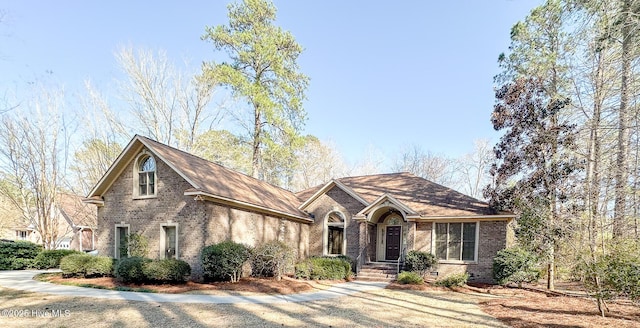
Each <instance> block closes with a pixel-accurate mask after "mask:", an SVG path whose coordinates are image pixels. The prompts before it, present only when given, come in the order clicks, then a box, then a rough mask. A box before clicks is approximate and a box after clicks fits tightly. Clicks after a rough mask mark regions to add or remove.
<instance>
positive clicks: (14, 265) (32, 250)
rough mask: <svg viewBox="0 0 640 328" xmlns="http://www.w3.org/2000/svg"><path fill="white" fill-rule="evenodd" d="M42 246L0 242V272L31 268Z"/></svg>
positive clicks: (18, 242) (23, 242) (17, 242)
mask: <svg viewBox="0 0 640 328" xmlns="http://www.w3.org/2000/svg"><path fill="white" fill-rule="evenodd" d="M40 251H42V246H41V245H38V244H34V243H32V242H28V241H16V242H0V270H22V269H27V268H31V267H32V266H33V259H34V258H35V257H36V256H38V253H40Z"/></svg>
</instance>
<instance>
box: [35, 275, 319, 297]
mask: <svg viewBox="0 0 640 328" xmlns="http://www.w3.org/2000/svg"><path fill="white" fill-rule="evenodd" d="M46 281H48V282H51V283H54V284H75V285H80V284H86V285H96V286H102V287H104V288H106V289H117V288H123V287H124V288H131V289H135V290H138V289H145V290H149V291H153V292H156V293H170V294H180V293H186V292H195V291H198V292H206V291H229V292H254V293H260V294H295V293H302V292H308V291H313V290H317V289H318V288H317V287H318V286H317V284H315V283H313V282H309V281H302V280H296V279H291V278H288V277H285V278H283V279H282V280H280V281H278V280H275V279H269V278H242V279H240V281H239V282H237V283H231V282H215V283H198V282H193V281H189V282H186V283H184V284H164V285H150V284H125V283H121V282H119V281H117V280H116V279H115V278H113V277H102V278H87V279H84V278H62V276H61V275H59V274H58V275H51V276H50V277H47V278H46Z"/></svg>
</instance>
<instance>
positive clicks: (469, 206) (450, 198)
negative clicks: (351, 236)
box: [298, 172, 514, 219]
mask: <svg viewBox="0 0 640 328" xmlns="http://www.w3.org/2000/svg"><path fill="white" fill-rule="evenodd" d="M333 186H340V188H342V189H343V190H345V191H347V190H348V191H349V192H350V194H355V195H356V196H357V197H358V198H359V199H361V200H362V203H363V204H364V205H365V206H366V208H365V209H363V210H362V211H360V213H359V215H362V214H366V213H368V212H369V211H371V210H372V209H374V208H376V207H377V206H378V205H381V204H382V203H383V202H385V201H389V202H390V203H392V204H394V206H395V207H397V208H399V209H402V210H403V211H405V212H406V213H407V214H408V215H409V217H420V218H423V219H428V218H477V217H514V215H513V213H508V212H497V211H496V210H495V209H493V208H491V206H489V204H487V203H486V202H483V201H480V200H478V199H475V198H473V197H470V196H467V195H464V194H462V193H460V192H457V191H455V190H453V189H451V188H447V187H445V186H442V185H439V184H437V183H434V182H431V181H429V180H426V179H424V178H421V177H418V176H415V175H413V174H411V173H408V172H402V173H391V174H376V175H365V176H355V177H344V178H340V179H334V180H332V182H330V183H328V184H326V185H324V186H323V187H321V188H318V187H316V188H312V189H308V190H306V191H302V192H300V193H298V196H299V197H300V198H301V201H304V200H305V199H306V201H304V202H303V203H302V205H301V206H300V208H301V209H304V208H305V207H306V206H307V205H308V204H309V203H311V202H312V201H313V200H314V199H316V198H317V197H319V195H320V194H323V193H326V192H327V191H328V190H330V189H331V188H332V187H333ZM354 198H355V197H354Z"/></svg>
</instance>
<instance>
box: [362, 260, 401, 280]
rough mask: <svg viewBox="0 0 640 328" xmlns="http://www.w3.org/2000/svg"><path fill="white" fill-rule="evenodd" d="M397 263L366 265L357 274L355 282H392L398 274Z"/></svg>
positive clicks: (372, 263)
mask: <svg viewBox="0 0 640 328" xmlns="http://www.w3.org/2000/svg"><path fill="white" fill-rule="evenodd" d="M397 270H398V265H397V263H385V262H371V263H366V264H364V265H363V266H362V268H361V269H360V272H358V275H357V276H356V279H357V280H364V281H393V280H396V278H397V276H398V274H397Z"/></svg>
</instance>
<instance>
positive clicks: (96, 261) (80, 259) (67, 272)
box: [60, 254, 114, 278]
mask: <svg viewBox="0 0 640 328" xmlns="http://www.w3.org/2000/svg"><path fill="white" fill-rule="evenodd" d="M113 262H114V260H113V259H112V258H110V257H107V256H92V255H89V254H71V255H67V256H65V257H63V258H62V259H61V260H60V269H61V270H62V276H63V277H65V278H69V277H78V276H79V277H84V278H91V277H104V276H111V275H113Z"/></svg>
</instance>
